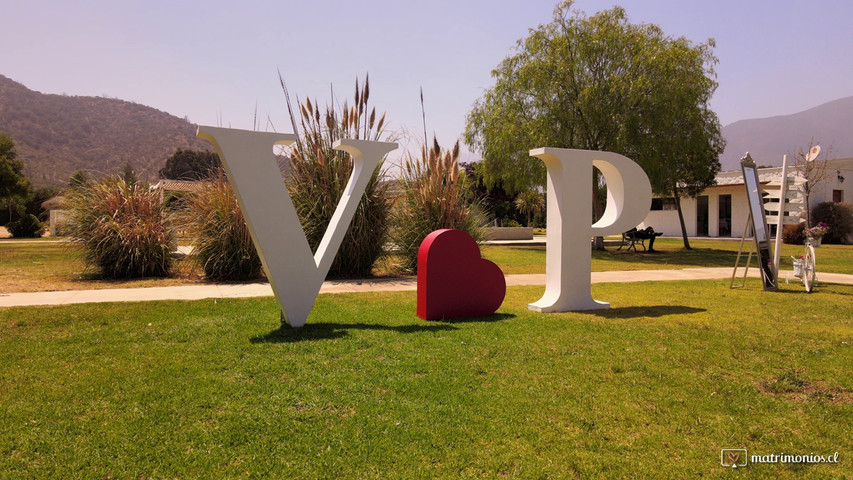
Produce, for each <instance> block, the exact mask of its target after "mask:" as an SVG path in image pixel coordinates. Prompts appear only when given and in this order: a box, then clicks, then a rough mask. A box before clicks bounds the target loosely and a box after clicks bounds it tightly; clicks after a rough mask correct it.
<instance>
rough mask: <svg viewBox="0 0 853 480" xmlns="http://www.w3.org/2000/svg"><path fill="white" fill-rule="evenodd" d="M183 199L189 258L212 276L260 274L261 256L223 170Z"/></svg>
mask: <svg viewBox="0 0 853 480" xmlns="http://www.w3.org/2000/svg"><path fill="white" fill-rule="evenodd" d="M202 185H203V186H202V188H201V189H200V190H199V191H198V192H194V193H193V194H191V195H189V196H187V198H186V200H185V201H184V204H185V212H184V214H185V215H186V225H187V233H188V235H189V237H190V238H191V239H192V243H193V251H192V253H191V254H190V257H189V258H190V259H191V260H192V261H193V262H194V263H196V264H198V265H199V266H201V268H202V269H203V270H204V274H205V276H206V277H207V278H208V279H209V280H220V281H221V280H252V279H256V278H259V277H260V276H261V271H262V266H261V259H260V257H259V256H258V252H257V250H256V249H255V245H254V243H252V237H251V234H250V233H249V227H248V226H247V225H246V221H245V219H244V218H243V213H242V212H241V211H240V206H239V205H238V204H237V197H236V195H235V194H234V190H233V189H232V188H231V185H230V184H229V183H228V180H227V179H226V178H225V176H224V175H223V174H222V171H221V170H220V171H219V173H218V174H216V175H214V176H212V177H211V179H210V180H208V181H205V182H204V183H203V184H202Z"/></svg>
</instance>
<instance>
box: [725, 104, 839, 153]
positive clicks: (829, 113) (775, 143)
mask: <svg viewBox="0 0 853 480" xmlns="http://www.w3.org/2000/svg"><path fill="white" fill-rule="evenodd" d="M722 133H723V137H725V139H726V141H727V142H728V143H727V144H726V150H725V152H723V155H722V156H720V163H722V165H723V170H737V169H739V168H740V159H741V157H743V155H744V154H745V153H746V152H749V153H750V155H751V156H752V158H753V159H755V162H756V163H758V164H759V165H773V166H779V165H782V156H783V155H785V154H786V153H787V154H796V153H797V152H798V151H799V150H800V149H805V148H806V147H807V146H808V143H809V140H811V139H812V138H814V141H815V142H816V143H819V144H820V146H821V148H822V149H823V151H827V149H829V148H832V156H833V157H834V158H848V157H853V97H847V98H842V99H839V100H835V101H832V102H829V103H825V104H823V105H820V106H818V107H815V108H811V109H809V110H806V111H804V112H800V113H795V114H792V115H782V116H778V117H770V118H756V119H752V120H741V121H739V122H735V123H732V124H730V125H726V126H725V127H723V132H722Z"/></svg>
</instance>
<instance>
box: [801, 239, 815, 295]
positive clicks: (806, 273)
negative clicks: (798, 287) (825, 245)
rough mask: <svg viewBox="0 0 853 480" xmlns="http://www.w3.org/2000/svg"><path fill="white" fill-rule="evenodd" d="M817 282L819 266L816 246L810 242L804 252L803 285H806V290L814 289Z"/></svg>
mask: <svg viewBox="0 0 853 480" xmlns="http://www.w3.org/2000/svg"><path fill="white" fill-rule="evenodd" d="M816 282H817V266H816V264H815V256H814V247H812V245H811V244H810V243H807V244H806V251H805V253H804V254H803V285H805V286H806V291H807V292H810V293H811V291H812V290H814V285H815V283H816Z"/></svg>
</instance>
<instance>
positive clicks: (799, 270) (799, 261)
mask: <svg viewBox="0 0 853 480" xmlns="http://www.w3.org/2000/svg"><path fill="white" fill-rule="evenodd" d="M791 258H793V259H794V276H795V277H797V278H800V279H802V281H803V285H805V286H806V291H807V292H809V293H811V291H812V290H814V286H815V283H817V266H816V264H815V254H814V247H813V246H812V243H811V240H809V239H806V242H805V248H804V251H803V256H802V257H800V258H794V257H791Z"/></svg>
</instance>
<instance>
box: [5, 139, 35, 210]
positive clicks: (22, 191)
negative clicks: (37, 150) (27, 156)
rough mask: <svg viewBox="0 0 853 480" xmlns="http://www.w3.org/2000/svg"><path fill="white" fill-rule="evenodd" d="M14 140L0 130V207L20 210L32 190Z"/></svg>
mask: <svg viewBox="0 0 853 480" xmlns="http://www.w3.org/2000/svg"><path fill="white" fill-rule="evenodd" d="M17 156H18V152H17V150H16V149H15V141H14V140H12V137H10V136H9V135H6V134H5V133H3V132H0V208H8V209H9V210H10V211H12V210H15V211H22V210H23V208H24V204H25V203H26V201H27V198H28V196H29V195H30V193H31V191H32V186H31V185H30V180H29V179H28V178H27V176H26V175H24V162H22V161H20V160H18V159H17Z"/></svg>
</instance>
